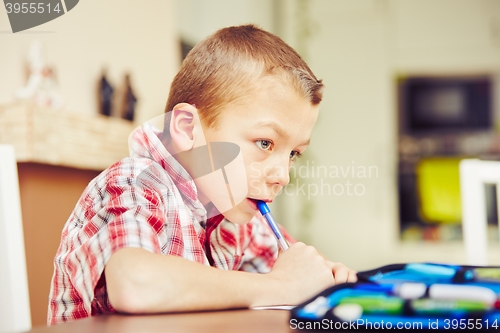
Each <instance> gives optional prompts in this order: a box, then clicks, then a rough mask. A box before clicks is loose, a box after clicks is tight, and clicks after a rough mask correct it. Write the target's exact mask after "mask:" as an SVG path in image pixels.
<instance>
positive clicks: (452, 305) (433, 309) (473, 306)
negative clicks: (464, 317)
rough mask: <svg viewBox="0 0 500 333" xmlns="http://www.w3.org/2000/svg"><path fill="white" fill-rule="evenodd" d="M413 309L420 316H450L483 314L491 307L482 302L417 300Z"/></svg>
mask: <svg viewBox="0 0 500 333" xmlns="http://www.w3.org/2000/svg"><path fill="white" fill-rule="evenodd" d="M410 304H411V308H412V309H413V310H414V311H415V312H416V313H417V314H419V315H448V314H453V313H458V312H482V311H488V310H489V309H491V306H489V305H488V304H486V303H484V302H480V301H463V300H438V299H416V300H413V301H411V303H410Z"/></svg>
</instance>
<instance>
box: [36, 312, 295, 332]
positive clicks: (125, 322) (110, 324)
mask: <svg viewBox="0 0 500 333" xmlns="http://www.w3.org/2000/svg"><path fill="white" fill-rule="evenodd" d="M289 319H290V313H289V312H288V311H283V310H230V311H209V312H196V313H182V314H160V315H147V316H146V315H144V316H140V315H134V316H129V315H106V316H96V317H91V318H87V319H80V320H76V321H73V322H69V323H64V324H59V325H55V326H52V327H37V328H33V329H32V330H31V331H29V332H30V333H80V332H81V333H84V332H85V333H88V332H105V333H108V332H109V333H137V332H140V333H156V332H158V333H160V332H161V333H165V332H176V333H191V332H192V333H201V332H213V333H224V332H238V333H246V332H256V333H257V332H258V333H262V332H272V333H281V332H287V333H290V332H293V331H296V330H292V329H291V328H290V323H289Z"/></svg>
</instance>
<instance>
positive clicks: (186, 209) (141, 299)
mask: <svg viewBox="0 0 500 333" xmlns="http://www.w3.org/2000/svg"><path fill="white" fill-rule="evenodd" d="M322 87H323V85H322V83H321V81H320V80H317V79H316V77H315V76H314V74H313V73H312V72H311V70H310V69H309V67H307V65H306V64H305V63H304V61H303V60H302V59H301V58H300V56H299V55H298V54H297V53H296V52H295V51H294V50H293V49H291V48H290V47H289V46H288V45H287V44H285V43H284V42H283V41H282V40H281V39H279V38H278V37H276V36H274V35H272V34H270V33H267V32H265V31H263V30H260V29H258V28H256V27H254V26H252V25H247V26H239V27H230V28H226V29H222V30H220V31H218V32H216V33H215V34H213V35H212V36H209V37H208V38H206V39H205V40H204V41H202V42H201V43H199V44H198V45H197V46H195V47H194V48H193V50H191V52H190V53H189V54H188V56H187V58H186V59H185V61H184V62H183V64H182V66H181V69H180V71H179V73H178V74H177V76H176V77H175V78H174V81H173V83H172V86H171V90H170V95H169V98H168V101H167V106H166V111H167V112H169V111H172V112H169V113H167V115H166V117H165V118H166V121H165V128H164V134H162V133H160V132H159V131H156V130H155V129H154V128H153V127H151V126H142V127H141V128H139V129H137V130H136V131H135V132H134V133H133V134H132V135H131V139H130V141H131V142H130V151H131V157H130V158H126V159H124V160H122V161H120V162H118V163H116V164H114V165H112V166H111V167H110V168H108V169H107V170H105V171H104V172H103V173H101V174H100V175H99V176H98V177H96V178H95V179H94V180H93V181H92V182H90V184H89V185H88V187H87V189H86V190H85V191H84V193H83V194H82V196H81V198H80V201H79V202H78V204H77V206H76V207H75V210H74V211H73V213H72V214H71V216H70V218H69V220H68V222H67V223H66V225H65V227H64V229H63V233H62V239H61V245H60V247H59V250H58V252H57V254H56V257H55V260H54V262H55V271H54V276H53V278H52V285H51V292H50V303H49V313H48V323H49V324H55V323H59V322H64V321H68V320H73V319H78V318H83V317H88V316H91V315H95V314H102V313H111V312H114V311H119V312H126V313H155V312H169V311H192V310H202V309H222V308H231V307H248V306H257V305H273V304H297V303H299V302H301V301H304V300H305V299H306V298H308V297H311V296H312V295H314V294H315V293H317V292H319V291H321V290H322V289H325V288H327V287H329V286H331V285H333V284H334V283H341V282H346V281H355V280H356V276H355V272H354V271H352V270H349V269H347V268H346V267H345V266H344V265H342V264H336V263H332V262H330V261H328V260H325V259H324V258H323V257H322V256H321V255H320V254H319V253H318V252H317V251H316V250H315V249H314V248H313V247H310V246H306V245H305V244H302V243H299V242H295V241H294V240H293V239H292V238H291V237H290V236H288V235H287V234H286V233H285V234H286V237H287V239H288V241H289V242H290V243H291V244H292V245H291V246H290V248H289V249H288V250H287V251H285V252H283V253H280V255H279V256H278V248H277V243H276V240H275V239H274V238H273V236H272V232H271V230H270V228H269V227H268V226H267V225H266V223H265V222H264V220H263V218H262V216H261V215H260V214H259V213H258V212H257V207H256V200H263V201H266V202H271V201H272V200H273V199H274V197H275V196H276V195H277V193H278V192H279V191H280V190H281V189H282V187H283V186H285V185H286V184H287V183H288V181H289V176H288V171H289V168H290V166H291V163H292V162H293V160H294V159H295V158H296V157H297V156H299V155H300V154H302V152H303V151H304V150H305V149H306V148H307V146H308V144H309V140H310V137H311V132H312V129H313V126H314V124H315V122H316V119H317V116H318V104H319V103H320V101H321V98H322V93H321V90H322ZM214 143H226V144H227V145H229V144H230V143H232V144H236V145H237V146H238V147H239V150H238V156H239V157H238V158H234V161H236V162H238V161H239V162H241V165H244V168H239V169H238V168H234V167H233V168H232V169H231V167H229V166H228V170H226V171H224V174H223V175H224V177H223V181H222V183H221V182H220V177H219V179H218V180H217V179H215V178H217V177H216V176H214V177H215V178H213V177H212V173H210V174H208V175H206V172H205V173H203V172H201V173H200V172H199V170H200V169H199V168H200V164H203V163H211V164H212V167H211V170H215V169H214V167H213V164H214V163H217V161H215V157H214V156H215V155H213V154H212V155H211V156H212V157H211V160H210V162H207V161H208V160H207V159H204V158H201V157H202V156H205V157H206V156H208V155H206V154H205V155H204V149H207V150H208V153H210V150H211V149H212V150H213V149H215V148H214V147H216V146H215V145H214ZM227 147H229V146H227ZM194 152H196V154H194ZM212 153H214V152H213V151H212ZM193 156H194V158H193ZM219 157H220V156H219ZM197 160H199V161H197ZM202 167H203V166H202ZM231 170H232V171H231ZM242 170H243V172H241V171H242ZM213 174H214V175H215V174H216V173H213ZM219 176H220V173H219ZM207 177H208V178H207ZM211 177H212V178H211ZM242 189H243V190H242ZM224 193H226V194H224ZM227 193H229V197H230V199H231V201H230V202H231V204H230V205H227V204H226V205H224V202H223V201H224V200H222V199H224V198H225V199H227V198H228V195H227ZM242 193H243V195H241V194H242ZM221 198H222V199H221ZM226 202H227V200H226ZM332 272H333V274H332ZM251 273H267V274H251Z"/></svg>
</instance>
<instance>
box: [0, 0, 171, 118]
mask: <svg viewBox="0 0 500 333" xmlns="http://www.w3.org/2000/svg"><path fill="white" fill-rule="evenodd" d="M175 18H176V16H175V15H174V13H173V3H172V1H171V0H168V1H164V0H153V1H148V2H147V5H146V4H144V3H143V2H140V1H119V0H109V1H104V2H103V1H98V0H85V1H80V2H79V3H78V5H77V6H76V7H75V8H74V9H72V10H71V11H70V12H68V13H66V14H65V15H63V16H61V17H59V18H57V19H56V20H53V21H50V22H47V23H45V24H44V25H41V26H38V27H34V28H32V29H29V30H26V31H24V32H19V33H16V34H12V33H11V32H10V31H11V29H10V25H9V22H8V17H7V14H6V11H4V10H0V45H1V46H0V47H1V52H0V73H1V74H0V104H5V103H9V102H11V101H12V100H13V95H14V92H15V90H16V89H17V88H19V87H21V86H23V85H24V83H25V82H24V63H25V58H26V56H27V53H28V50H29V46H30V44H31V42H32V41H34V40H39V41H41V42H42V43H43V46H44V48H45V55H46V59H47V62H48V63H49V64H51V65H53V66H54V67H55V69H56V73H57V78H58V81H59V85H60V89H61V93H62V95H63V97H64V98H65V100H66V102H67V110H68V111H72V112H81V113H97V101H96V85H97V80H98V78H99V75H100V72H101V69H102V67H103V66H107V68H108V73H109V78H110V80H111V81H112V83H114V84H115V85H117V86H118V85H120V84H121V83H122V81H123V75H124V73H125V72H130V73H131V77H132V85H133V88H134V89H135V92H136V95H137V96H138V98H139V103H138V106H137V118H138V121H142V120H147V119H149V118H152V117H153V116H155V115H157V114H160V113H162V112H163V111H164V107H165V103H166V100H167V97H168V89H169V85H170V82H171V80H172V78H173V76H174V75H175V73H176V71H177V68H178V66H179V65H180V51H178V50H179V43H178V39H177V34H176V31H175V29H174V20H175Z"/></svg>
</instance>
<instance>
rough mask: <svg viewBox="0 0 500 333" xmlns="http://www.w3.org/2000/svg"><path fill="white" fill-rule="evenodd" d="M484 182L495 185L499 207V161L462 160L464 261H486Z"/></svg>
mask: <svg viewBox="0 0 500 333" xmlns="http://www.w3.org/2000/svg"><path fill="white" fill-rule="evenodd" d="M484 184H495V185H497V190H496V191H497V203H496V204H497V207H500V205H499V202H498V201H500V162H496V161H481V160H475V159H470V160H462V161H461V162H460V193H461V194H460V195H461V201H462V227H463V236H464V245H465V252H466V255H467V264H469V265H478V266H482V265H487V263H488V244H487V243H488V234H487V216H486V195H485V188H484Z"/></svg>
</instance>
